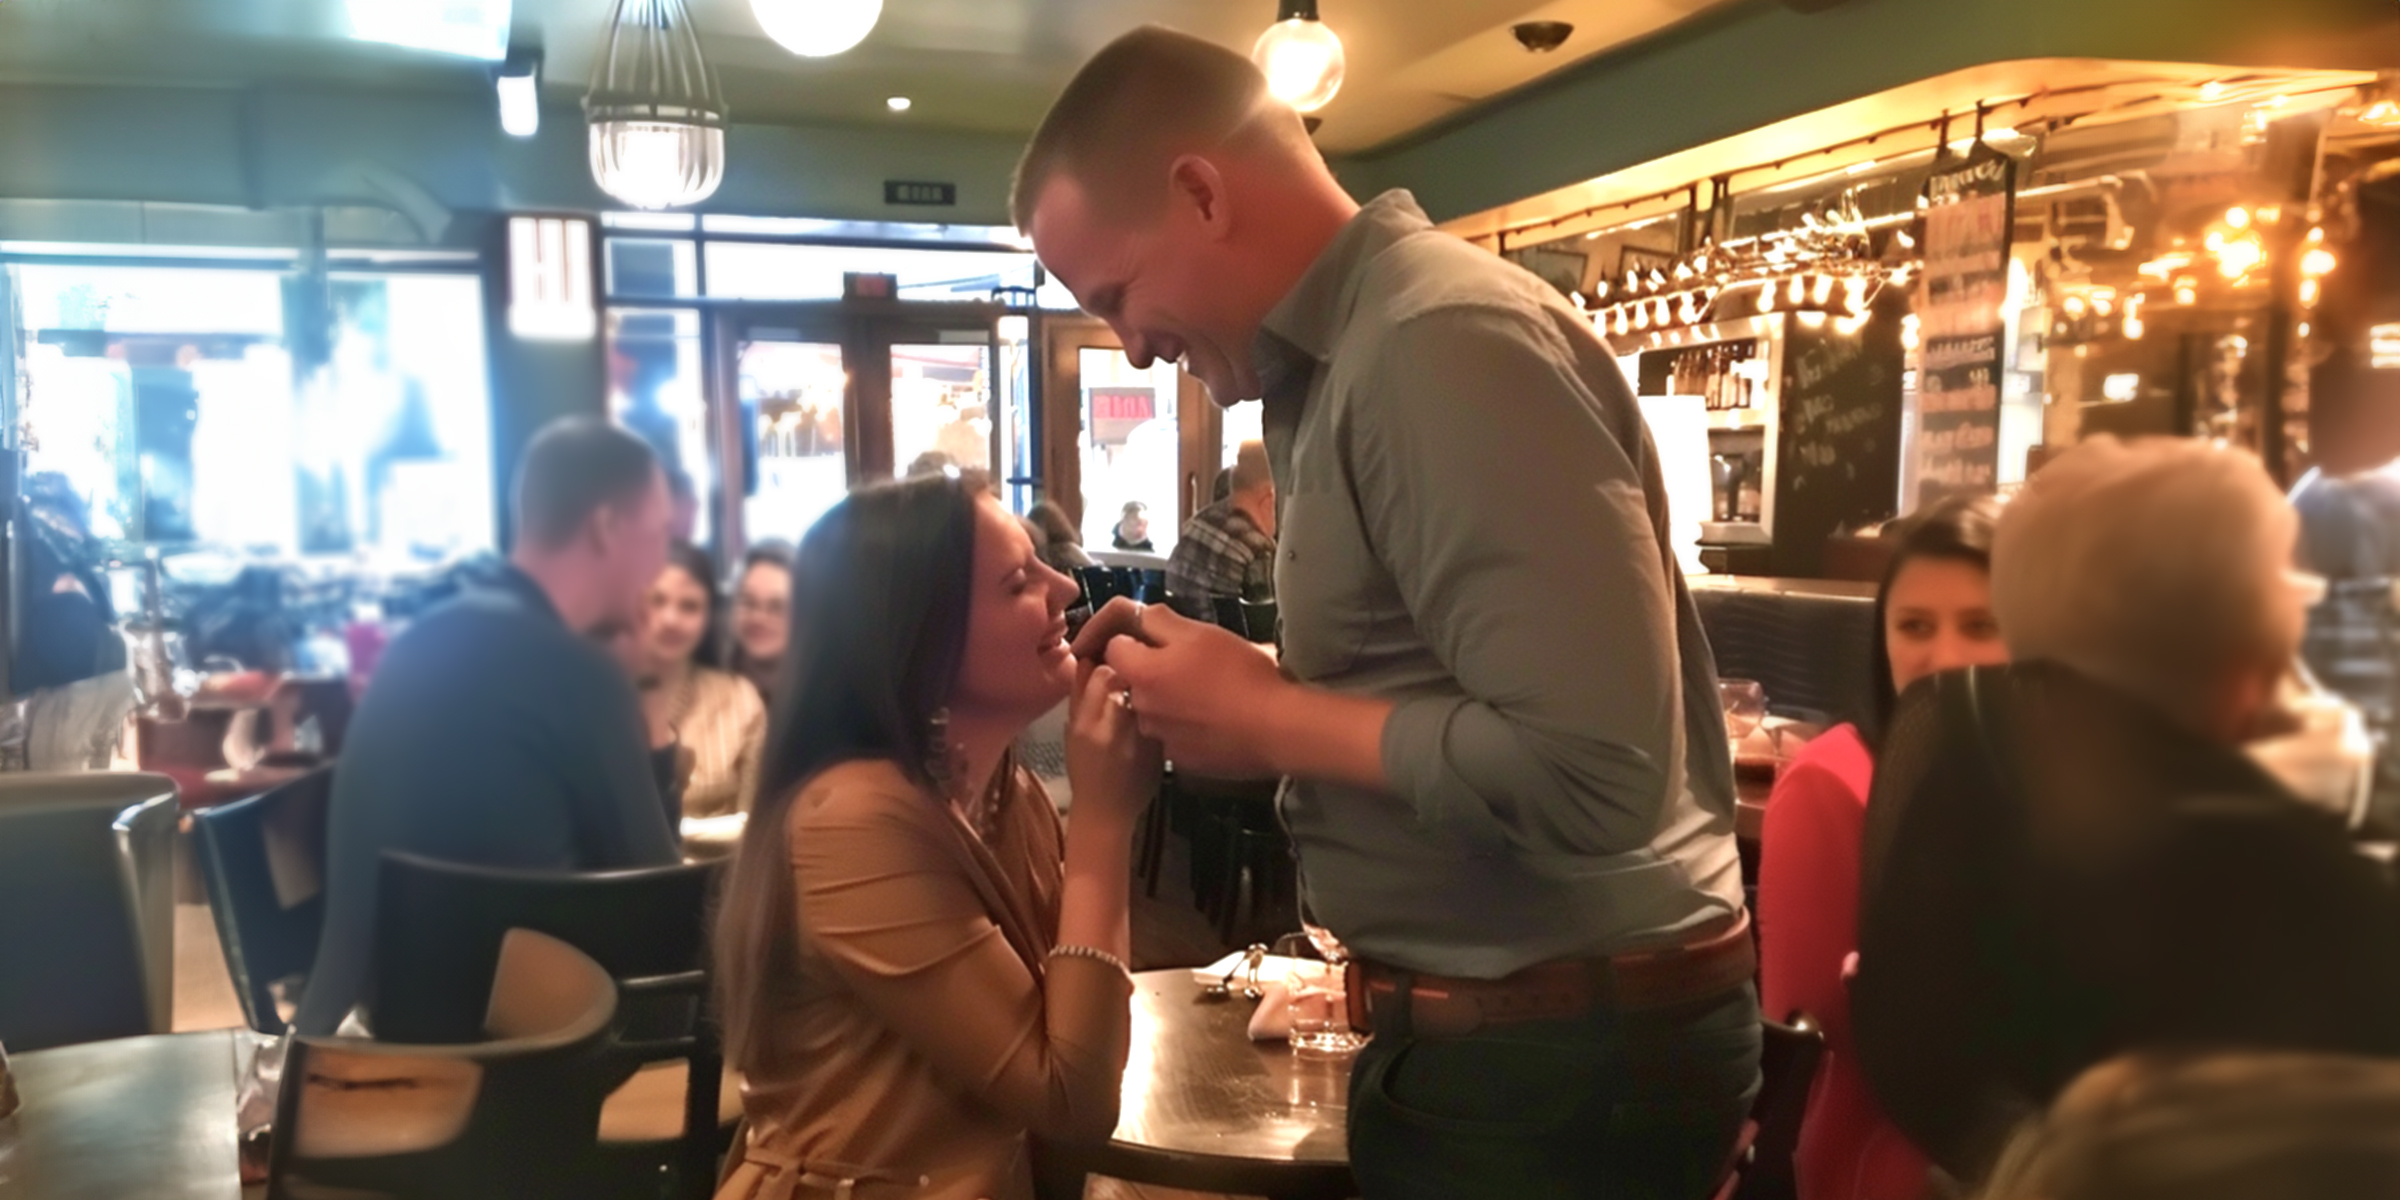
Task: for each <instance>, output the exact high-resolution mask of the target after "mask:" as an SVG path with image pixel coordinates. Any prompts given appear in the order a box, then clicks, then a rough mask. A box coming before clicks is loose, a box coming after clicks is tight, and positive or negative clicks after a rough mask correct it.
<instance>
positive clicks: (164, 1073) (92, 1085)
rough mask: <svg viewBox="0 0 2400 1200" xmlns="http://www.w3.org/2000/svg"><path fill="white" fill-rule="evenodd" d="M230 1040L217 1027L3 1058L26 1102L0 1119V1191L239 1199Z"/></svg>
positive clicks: (50, 1196)
mask: <svg viewBox="0 0 2400 1200" xmlns="http://www.w3.org/2000/svg"><path fill="white" fill-rule="evenodd" d="M235 1045H236V1033H235V1031H233V1030H229V1029H217V1030H210V1031H208V1032H206V1033H169V1034H159V1035H156V1036H153V1037H135V1038H119V1039H116V1040H113V1041H105V1042H85V1043H82V1044H81V1045H75V1046H60V1047H57V1048H55V1049H50V1050H36V1051H33V1052H31V1053H27V1054H12V1055H10V1056H9V1060H8V1062H9V1066H10V1068H11V1069H12V1070H14V1071H15V1073H16V1077H17V1091H18V1094H20V1095H21V1096H23V1097H24V1101H25V1103H24V1107H23V1108H22V1109H20V1110H19V1111H18V1113H17V1115H16V1118H15V1121H14V1126H15V1127H14V1128H13V1129H11V1128H10V1127H9V1125H10V1122H6V1121H0V1200H66V1198H68V1197H87V1196H88V1197H92V1198H93V1200H116V1198H119V1197H123V1198H125V1200H133V1198H135V1197H139V1198H140V1200H240V1198H241V1197H242V1195H243V1194H244V1193H243V1190H242V1184H241V1167H240V1162H239V1159H238V1158H237V1157H236V1149H235V1145H234V1090H235V1081H236V1078H237V1066H236V1064H235V1061H234V1054H235ZM254 1190H263V1189H254Z"/></svg>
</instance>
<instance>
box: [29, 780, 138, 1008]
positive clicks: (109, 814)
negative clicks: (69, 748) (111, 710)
mask: <svg viewBox="0 0 2400 1200" xmlns="http://www.w3.org/2000/svg"><path fill="white" fill-rule="evenodd" d="M175 813H176V809H175V781H174V780H172V779H169V778H167V777H166V776H163V775H145V774H131V773H105V772H96V773H90V774H71V775H70V774H58V775H53V774H26V775H9V776H0V964H5V966H0V1043H4V1044H6V1045H7V1047H8V1048H9V1049H11V1050H15V1051H18V1052H23V1051H28V1050H39V1049H43V1048H45V1047H49V1046H64V1045H70V1044H73V1043H76V1042H91V1041H99V1040H101V1039H104V1038H120V1037H135V1036H138V1035H141V1034H146V1033H165V1032H167V1030H168V1028H169V1027H170V1026H171V1024H172V1022H173V1017H174V1012H173V1010H174V1002H175V908H174V903H175V897H174V883H173V880H174V861H175Z"/></svg>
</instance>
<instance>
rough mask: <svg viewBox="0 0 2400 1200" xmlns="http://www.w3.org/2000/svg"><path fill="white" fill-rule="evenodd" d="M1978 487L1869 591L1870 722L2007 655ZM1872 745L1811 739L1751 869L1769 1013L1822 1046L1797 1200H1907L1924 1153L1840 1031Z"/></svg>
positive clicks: (1933, 523) (1903, 550)
mask: <svg viewBox="0 0 2400 1200" xmlns="http://www.w3.org/2000/svg"><path fill="white" fill-rule="evenodd" d="M1998 512H1999V508H1998V506H1997V505H1996V503H1995V502H1994V501H1992V500H1990V499H1988V498H1981V497H1976V498H1966V497H1962V498H1958V499H1954V500H1950V501H1946V502H1943V503H1940V504H1937V505H1935V506H1933V507H1931V508H1928V509H1925V510H1923V511H1922V512H1920V513H1919V514H1918V515H1917V516H1916V517H1915V518H1913V519H1912V520H1910V521H1909V522H1907V523H1906V525H1905V526H1904V527H1903V528H1902V530H1901V532H1900V535H1899V539H1898V542H1897V544H1896V545H1895V546H1894V547H1893V550H1892V558H1891V562H1890V563H1889V565H1887V566H1886V567H1885V569H1884V574H1883V585H1882V587H1881V588H1880V589H1878V590H1877V592H1876V594H1875V617H1876V620H1875V628H1876V630H1877V637H1876V642H1875V651H1874V658H1875V667H1874V679H1875V687H1876V697H1875V700H1876V705H1875V709H1876V715H1877V717H1878V721H1877V725H1878V727H1880V726H1881V725H1882V724H1884V723H1886V722H1888V721H1889V720H1890V719H1891V712H1892V707H1893V705H1894V704H1895V703H1896V702H1897V699H1898V696H1899V693H1900V692H1901V691H1903V690H1906V689H1907V687H1908V685H1910V684H1912V683H1915V682H1916V681H1917V680H1919V679H1923V678H1925V677H1926V676H1928V675H1931V674H1934V673H1935V672H1937V671H1948V670H1954V669H1956V668H1959V667H1969V666H1986V665H1991V664H1996V663H2002V662H2006V661H2007V660H2008V647H2007V646H2006V644H2004V643H2003V642H2002V641H2001V640H2000V631H1999V626H1998V624H1997V623H1996V622H1994V621H1993V619H1992V597H1991V561H1992V560H1991V553H1992V523H1993V520H1994V518H1995V517H1996V516H1997V515H1998ZM1874 771H1875V755H1874V747H1873V745H1872V744H1871V743H1870V741H1869V740H1868V736H1867V735H1866V734H1864V733H1862V732H1861V731H1860V730H1859V728H1858V727H1857V726H1855V725H1840V726H1836V727H1834V728H1833V729H1830V730H1827V731H1826V733H1825V734H1824V736H1822V737H1819V738H1817V739H1816V740H1815V741H1813V742H1810V743H1809V745H1808V748H1807V749H1806V750H1804V751H1802V752H1801V753H1800V756H1799V758H1797V759H1796V760H1794V761H1793V763H1792V765H1791V769H1790V770H1788V771H1786V772H1785V773H1784V774H1783V777H1782V778H1781V779H1779V780H1777V781H1776V783H1775V792H1774V794H1773V795H1772V796H1771V797H1770V798H1769V799H1768V802H1767V817H1766V831H1765V834H1764V836H1763V839H1762V841H1761V846H1760V851H1759V869H1758V945H1759V996H1760V1004H1761V1007H1762V1009H1763V1011H1764V1012H1765V1013H1766V1014H1767V1015H1768V1016H1770V1017H1773V1018H1775V1019H1777V1020H1784V1019H1787V1018H1789V1017H1791V1016H1792V1015H1793V1014H1803V1015H1805V1016H1807V1017H1808V1018H1809V1019H1810V1020H1811V1021H1813V1022H1815V1023H1816V1025H1817V1027H1818V1028H1820V1029H1822V1030H1824V1032H1825V1040H1826V1044H1827V1048H1828V1050H1829V1051H1830V1053H1829V1054H1828V1056H1827V1058H1826V1061H1825V1066H1824V1069H1823V1070H1821V1071H1819V1072H1818V1074H1817V1078H1816V1083H1815V1085H1814V1087H1813V1090H1812V1091H1811V1092H1810V1094H1809V1098H1808V1113H1807V1117H1806V1119H1805V1120H1804V1121H1803V1122H1802V1124H1801V1127H1800V1145H1799V1148H1798V1152H1797V1164H1796V1165H1797V1176H1798V1184H1799V1193H1800V1200H1916V1198H1917V1197H1918V1196H1920V1195H1922V1194H1923V1193H1924V1190H1925V1168H1926V1163H1925V1157H1924V1155H1922V1154H1920V1153H1918V1152H1917V1149H1916V1147H1915V1146H1912V1145H1910V1144H1909V1141H1908V1139H1907V1138H1906V1137H1905V1136H1903V1135H1902V1134H1901V1133H1900V1131H1899V1130H1898V1129H1897V1128H1894V1127H1893V1125H1892V1124H1891V1122H1890V1121H1889V1120H1887V1119H1886V1118H1885V1117H1884V1115H1883V1112H1882V1110H1881V1109H1879V1108H1877V1107H1876V1104H1875V1098H1874V1097H1873V1096H1872V1095H1871V1094H1869V1093H1868V1091H1867V1085H1866V1080H1865V1079H1864V1078H1862V1077H1861V1076H1860V1075H1859V1072H1858V1061H1857V1052H1856V1049H1855V1048H1854V1047H1853V1046H1852V1044H1851V1040H1850V997H1849V993H1848V990H1847V988H1846V986H1845V985H1844V983H1843V981H1842V969H1843V965H1844V963H1846V962H1847V961H1848V960H1849V958H1850V955H1851V954H1852V953H1853V952H1855V951H1856V950H1857V949H1858V849H1859V834H1860V831H1861V829H1862V828H1863V827H1864V826H1865V824H1866V811H1867V790H1868V785H1869V782H1870V781H1871V780H1872V779H1873V777H1874Z"/></svg>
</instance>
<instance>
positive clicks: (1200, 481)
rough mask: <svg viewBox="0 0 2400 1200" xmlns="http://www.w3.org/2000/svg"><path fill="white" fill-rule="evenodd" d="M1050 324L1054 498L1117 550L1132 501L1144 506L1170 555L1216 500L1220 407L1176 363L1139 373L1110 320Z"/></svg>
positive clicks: (1048, 464) (1047, 370) (1047, 371)
mask: <svg viewBox="0 0 2400 1200" xmlns="http://www.w3.org/2000/svg"><path fill="white" fill-rule="evenodd" d="M1043 324H1044V330H1043V343H1042V344H1043V351H1044V353H1043V388H1042V395H1043V400H1042V410H1043V417H1044V430H1043V441H1044V442H1045V443H1046V444H1045V445H1044V446H1043V448H1042V461H1043V465H1044V467H1045V471H1044V474H1045V476H1046V479H1045V482H1046V485H1047V491H1048V493H1049V496H1050V498H1051V499H1053V500H1056V501H1058V502H1059V504H1060V505H1061V506H1063V507H1064V508H1066V510H1067V515H1068V516H1069V517H1071V518H1073V519H1074V520H1075V522H1076V527H1077V528H1079V529H1081V530H1082V531H1083V544H1084V546H1085V548H1086V549H1089V550H1092V551H1095V552H1105V551H1111V550H1114V549H1117V539H1116V537H1115V533H1116V530H1117V528H1118V526H1119V523H1120V522H1121V521H1122V520H1123V518H1124V516H1125V510H1126V508H1127V506H1128V505H1136V504H1138V505H1140V506H1141V507H1142V510H1143V515H1144V516H1145V518H1146V519H1147V521H1148V525H1149V530H1148V539H1149V542H1150V546H1151V550H1150V553H1153V554H1156V555H1159V556H1161V557H1164V556H1165V555H1166V554H1168V553H1169V552H1171V551H1172V550H1173V549H1174V548H1175V537H1176V534H1177V532H1178V531H1179V530H1181V529H1182V528H1183V523H1184V522H1185V521H1187V520H1189V519H1190V518H1191V515H1192V514H1193V513H1194V512H1197V511H1199V509H1200V507H1201V506H1202V505H1205V504H1207V503H1208V487H1209V484H1210V482H1211V481H1212V480H1214V479H1215V477H1216V460H1217V458H1218V455H1217V453H1216V450H1215V447H1216V442H1217V438H1218V437H1219V433H1218V430H1219V421H1220V419H1219V416H1218V413H1217V407H1216V405H1214V404H1211V403H1209V400H1208V392H1207V390H1206V389H1205V388H1202V387H1201V386H1200V382H1199V381H1198V380H1196V379H1194V378H1192V377H1191V376H1189V375H1186V374H1184V373H1183V371H1182V370H1181V369H1180V368H1178V367H1176V366H1175V364H1173V363H1167V362H1158V363H1152V364H1151V365H1150V367H1149V369H1147V370H1135V369H1134V366H1133V363H1132V361H1131V360H1130V359H1128V358H1126V357H1125V350H1124V345H1123V343H1121V342H1119V341H1118V340H1117V336H1116V334H1115V333H1114V332H1112V331H1110V329H1109V328H1108V326H1107V324H1106V323H1104V322H1101V321H1096V320H1093V319H1091V318H1089V317H1046V318H1045V319H1044V322H1043Z"/></svg>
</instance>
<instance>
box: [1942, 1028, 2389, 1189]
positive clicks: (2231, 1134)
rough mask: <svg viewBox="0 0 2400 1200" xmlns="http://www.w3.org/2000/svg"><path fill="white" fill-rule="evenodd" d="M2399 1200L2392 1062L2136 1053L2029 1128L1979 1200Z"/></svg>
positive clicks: (2103, 1068) (2094, 1073)
mask: <svg viewBox="0 0 2400 1200" xmlns="http://www.w3.org/2000/svg"><path fill="white" fill-rule="evenodd" d="M2395 1195H2400V1063H2395V1062H2393V1061H2390V1060H2388V1059H2374V1058H2358V1057H2350V1056H2344V1055H2331V1054H2243V1053H2231V1054H2215V1055H2196V1056H2176V1055H2140V1056H2134V1057H2128V1058H2121V1059H2115V1060H2112V1061H2110V1062H2107V1063H2103V1064H2101V1065H2100V1066H2097V1067H2094V1068H2092V1069H2091V1070H2089V1071H2087V1072H2085V1073H2084V1074H2083V1076H2082V1077H2081V1078H2079V1079H2077V1080H2076V1081H2075V1083H2074V1085H2073V1086H2072V1087H2069V1088H2068V1089H2067V1090H2066V1091H2065V1092H2063V1093H2061V1094H2060V1096H2059V1098H2058V1103H2057V1104H2055V1105H2053V1106H2052V1107H2051V1109H2050V1111H2049V1112H2048V1113H2047V1114H2046V1115H2045V1116H2044V1117H2042V1118H2040V1119H2037V1120H2035V1121H2032V1122H2029V1123H2028V1124H2027V1125H2026V1126H2025V1127H2024V1128H2023V1129H2022V1130H2021V1131H2020V1133H2019V1134H2018V1136H2017V1138H2016V1139H2015V1140H2014V1141H2012V1142H2011V1143H2010V1147H2009V1149H2008V1151H2007V1152H2006V1153H2005V1154H2004V1155H2003V1156H2002V1160H2001V1165H2000V1166H1999V1167H1998V1168H1996V1169H1995V1170H1994V1171H1993V1177H1992V1181H1991V1183H1990V1185H1988V1186H1987V1187H1986V1188H1985V1189H1984V1192H1983V1196H1984V1198H1985V1200H2294V1198H2297V1197H2307V1198H2308V1200H2382V1198H2383V1197H2389V1196H2395Z"/></svg>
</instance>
